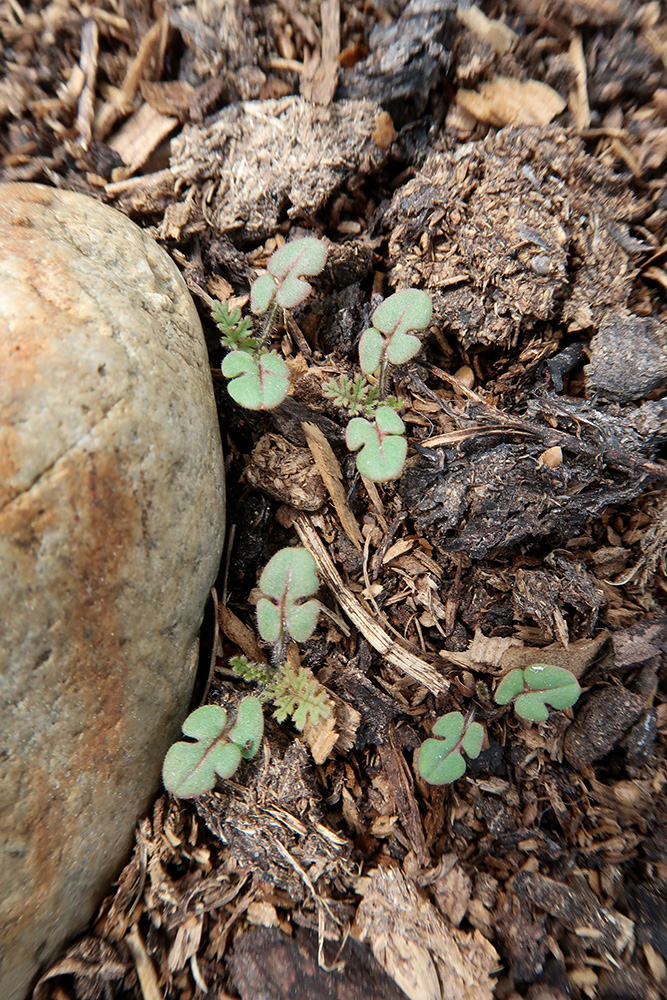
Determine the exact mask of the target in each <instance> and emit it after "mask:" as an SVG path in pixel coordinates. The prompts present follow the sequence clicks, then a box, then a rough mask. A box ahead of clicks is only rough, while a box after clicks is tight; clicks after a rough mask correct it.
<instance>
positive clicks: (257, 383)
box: [222, 351, 289, 410]
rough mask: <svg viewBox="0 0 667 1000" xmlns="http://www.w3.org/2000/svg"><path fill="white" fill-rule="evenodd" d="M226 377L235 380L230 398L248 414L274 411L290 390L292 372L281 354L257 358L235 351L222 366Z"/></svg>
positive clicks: (263, 355)
mask: <svg viewBox="0 0 667 1000" xmlns="http://www.w3.org/2000/svg"><path fill="white" fill-rule="evenodd" d="M222 374H223V375H224V376H225V378H229V379H231V382H230V383H229V395H230V396H231V397H232V399H233V400H235V402H237V403H239V404H240V405H241V406H244V407H245V408H246V409H247V410H271V409H273V408H274V407H275V406H278V405H279V404H280V403H282V401H283V400H284V398H285V396H286V395H287V392H288V390H289V369H288V367H287V365H286V364H285V362H284V361H283V359H282V358H280V357H278V355H277V354H261V355H260V356H259V357H258V358H253V357H252V356H251V355H250V354H247V353H246V352H245V351H232V352H231V354H228V355H227V356H226V357H225V358H224V360H223V362H222Z"/></svg>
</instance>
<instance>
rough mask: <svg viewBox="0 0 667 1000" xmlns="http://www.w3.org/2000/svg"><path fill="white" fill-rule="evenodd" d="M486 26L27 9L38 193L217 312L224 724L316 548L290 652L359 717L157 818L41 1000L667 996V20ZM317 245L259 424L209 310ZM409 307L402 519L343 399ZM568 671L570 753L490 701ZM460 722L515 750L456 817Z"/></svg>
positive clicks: (27, 120) (602, 7) (1, 116)
mask: <svg viewBox="0 0 667 1000" xmlns="http://www.w3.org/2000/svg"><path fill="white" fill-rule="evenodd" d="M483 8H484V11H485V14H486V15H487V17H488V18H489V19H490V20H487V19H486V18H485V17H484V16H483V15H482V13H481V12H480V11H479V10H478V9H477V8H471V7H469V6H468V5H467V4H463V5H462V8H460V9H459V11H458V13H457V10H456V6H455V4H454V3H453V0H428V2H423V0H412V2H411V3H408V4H407V5H404V4H400V3H395V2H393V0H381V2H378V3H376V4H364V5H361V4H350V3H347V2H345V0H343V2H342V3H341V4H340V7H339V0H324V2H323V3H322V4H321V6H320V5H318V4H316V3H314V2H309V0H278V2H275V3H269V2H257V3H248V2H247V0H227V2H225V0H220V2H219V3H213V2H209V0H194V2H193V3H191V4H189V5H185V4H180V3H177V2H176V0H167V2H165V3H164V4H158V3H155V4H153V3H150V2H148V0H94V2H92V3H91V4H89V5H81V4H71V3H69V2H68V0H63V2H62V3H52V4H50V5H46V4H45V3H41V2H39V0H37V2H35V3H27V2H23V3H16V2H5V3H0V33H1V34H2V38H3V51H2V53H1V54H0V74H1V75H0V156H1V157H2V164H1V167H0V180H3V181H7V180H32V181H38V182H41V183H46V184H50V185H55V186H57V187H61V188H66V189H71V190H77V191H82V192H85V193H88V194H91V195H93V196H94V197H96V198H99V199H101V200H103V201H105V202H108V203H110V204H112V205H115V206H116V207H118V208H120V209H121V210H122V211H124V212H126V213H127V214H129V215H130V216H131V217H132V218H133V219H134V220H135V221H137V222H138V223H139V224H140V225H142V226H143V227H145V228H147V229H148V231H149V232H151V233H152V234H153V235H154V236H155V238H156V239H157V240H158V241H159V242H160V243H161V244H162V245H163V246H164V247H165V248H166V249H167V250H168V252H169V253H170V254H171V255H172V257H173V259H174V260H175V261H176V263H177V265H178V266H179V267H180V269H181V270H182V272H183V274H184V277H185V280H186V282H187V284H188V287H189V288H190V290H191V292H192V295H193V297H194V299H195V302H196V303H197V306H198V308H199V311H200V315H201V318H202V323H203V325H204V329H205V333H206V336H207V342H208V344H209V348H210V357H211V367H212V372H213V378H214V380H215V387H216V395H217V400H218V404H219V411H220V418H221V427H222V433H223V443H226V455H227V471H228V489H229V530H228V540H227V543H228V552H227V559H226V562H225V564H224V567H223V570H222V571H221V576H220V580H219V586H218V600H219V608H218V612H217V621H218V623H219V627H218V628H216V623H215V618H216V616H215V614H214V613H213V612H211V614H209V616H208V618H207V623H208V625H207V628H206V629H205V634H206V637H207V639H206V642H207V643H208V657H207V656H203V657H202V678H201V684H200V695H203V692H204V690H205V689H206V688H207V671H208V663H209V662H210V661H212V662H213V666H214V669H213V673H212V682H211V684H210V686H209V687H208V693H207V695H206V697H207V698H209V699H211V700H213V701H216V702H219V703H223V704H226V703H233V702H234V701H235V700H238V698H239V697H240V696H241V694H244V693H247V692H248V690H249V688H248V686H247V685H244V684H243V683H242V682H241V681H239V679H238V678H236V677H234V675H233V674H232V672H231V671H230V670H229V669H228V666H227V665H228V661H229V657H230V656H232V655H235V654H238V653H239V651H243V652H245V653H246V654H248V655H250V656H252V655H253V651H254V653H255V654H256V653H257V638H256V636H255V634H254V614H253V602H254V601H255V600H256V592H255V588H256V584H257V578H258V574H259V572H260V571H261V569H262V568H263V566H264V565H265V564H266V562H267V561H268V559H269V558H270V556H271V555H272V554H273V553H274V552H275V551H276V550H277V549H278V548H280V547H281V546H284V545H289V544H302V545H305V546H306V547H307V548H309V549H310V550H311V552H312V553H313V555H314V556H315V558H316V561H317V562H318V567H319V571H320V578H321V580H322V582H323V587H322V590H321V592H320V597H321V600H322V602H323V603H324V604H325V605H326V606H327V607H328V609H329V611H330V612H331V615H330V616H325V615H322V616H321V617H320V624H319V626H318V629H317V631H316V632H315V635H314V636H313V638H312V640H310V642H308V643H307V644H304V645H303V646H302V648H301V649H300V651H299V653H296V651H294V652H293V653H292V654H291V655H293V656H299V655H300V658H301V661H302V663H303V664H304V665H305V666H307V667H308V668H310V669H311V670H312V671H313V672H314V674H315V675H316V676H317V678H318V680H319V681H320V683H321V684H323V685H324V687H325V688H326V690H327V693H328V696H329V698H330V699H331V703H332V704H333V706H334V708H335V714H334V717H333V719H332V721H331V724H330V725H329V726H328V728H327V729H326V730H324V731H321V730H318V729H317V728H315V729H314V730H313V729H312V728H311V730H306V731H305V732H304V733H300V732H298V731H297V730H296V729H295V728H294V727H293V726H291V725H290V724H289V723H285V724H283V725H281V726H278V725H277V724H276V723H275V722H274V721H273V720H272V719H271V718H270V712H269V710H268V709H267V712H266V715H267V728H266V739H265V743H264V754H263V756H261V759H259V760H258V761H256V762H253V763H252V764H248V765H244V766H243V767H242V769H241V770H240V771H239V772H238V773H237V775H236V777H235V780H233V781H229V782H227V783H225V784H224V785H223V784H221V786H220V788H219V789H218V790H216V791H215V792H213V793H211V794H208V795H204V796H202V797H201V798H200V799H198V800H196V801H194V802H182V801H178V800H175V799H172V798H170V797H167V796H163V797H161V798H160V799H158V801H157V802H156V805H155V809H154V812H153V814H152V816H150V817H147V818H145V819H144V820H142V822H141V823H140V826H139V829H138V831H137V846H136V850H135V853H134V856H133V858H132V860H131V861H130V862H129V864H128V866H127V867H126V869H125V870H124V871H123V873H122V875H121V877H120V881H119V884H118V887H117V888H114V889H113V890H112V892H111V894H110V895H109V897H108V898H107V899H106V900H105V901H104V903H103V904H102V907H101V909H100V913H99V917H98V919H97V921H96V923H95V925H94V927H93V928H92V929H91V931H90V933H89V934H88V935H87V936H85V937H84V938H83V939H81V940H80V941H78V942H75V943H73V944H72V946H71V948H70V950H69V951H68V953H67V955H65V956H63V957H62V959H61V960H60V961H59V962H58V963H57V964H56V965H55V966H54V968H53V969H52V970H51V971H50V972H49V973H48V974H47V976H46V977H45V978H44V979H43V980H42V982H41V984H40V985H39V986H38V988H37V991H36V994H35V995H36V997H37V1000H75V998H76V1000H98V998H99V1000H102V998H104V1000H140V998H143V1000H157V998H163V1000H190V998H193V1000H194V998H195V997H206V998H211V1000H213V998H214V997H215V998H220V1000H222V998H226V997H241V998H242V1000H260V998H261V1000H264V998H272V1000H273V998H275V1000H278V998H287V997H290V998H294V1000H306V998H315V997H332V998H339V997H340V998H343V997H345V998H350V1000H352V998H357V997H362V996H363V997H364V998H365V1000H375V998H380V997H382V998H387V1000H393V998H394V997H399V996H402V995H408V996H410V997H412V998H420V1000H421V998H424V1000H439V998H443V1000H444V998H447V1000H450V998H461V1000H464V998H465V1000H477V998H479V1000H484V998H490V997H492V996H495V997H498V998H501V1000H519V998H524V997H525V998H528V1000H567V998H573V1000H579V998H584V997H586V998H593V1000H594V998H598V1000H625V998H628V1000H630V998H632V1000H642V998H657V997H659V996H667V838H666V834H665V829H666V826H667V805H666V804H665V797H664V786H665V784H666V783H667V766H666V762H665V747H666V738H667V672H666V670H665V666H666V664H667V616H666V614H665V597H666V595H667V579H666V578H667V556H666V551H667V548H666V546H667V495H666V493H665V484H666V483H667V462H666V460H665V450H664V449H665V442H666V441H667V394H666V391H667V323H666V314H667V303H666V293H667V272H666V270H665V265H666V261H667V249H666V248H667V182H666V181H665V175H664V163H665V159H666V157H667V69H666V67H667V29H666V27H665V24H666V23H667V22H666V20H665V10H664V4H661V3H659V2H656V0H654V2H650V3H645V4H639V3H632V2H630V0H499V2H497V3H493V2H489V3H485V4H483ZM305 234H311V235H316V236H321V237H322V238H323V239H325V241H326V242H327V244H328V246H329V261H328V264H327V268H326V270H325V273H324V274H323V275H322V276H321V277H320V278H319V279H317V280H316V281H315V290H314V294H313V295H312V296H311V297H310V298H309V299H308V301H307V302H306V304H305V305H304V306H302V307H301V308H299V309H298V310H297V311H296V312H295V313H294V314H293V315H292V316H290V317H287V318H286V320H285V325H284V326H280V327H278V328H277V330H276V333H275V337H274V347H275V348H276V349H278V350H280V351H281V352H282V354H283V356H284V357H285V358H286V360H287V362H288V364H289V366H290V369H291V376H292V389H291V395H290V397H289V398H288V400H287V402H286V403H284V404H283V405H282V406H281V407H280V408H279V409H278V410H276V411H274V412H271V413H267V414H263V415H257V414H253V413H250V412H246V411H240V410H239V409H238V408H236V407H235V406H234V405H233V404H232V402H231V400H230V398H229V396H228V393H227V390H226V383H225V380H224V379H223V378H222V376H221V374H220V370H219V369H220V364H221V360H222V354H223V352H222V350H221V348H220V345H219V335H218V332H217V330H216V327H215V324H214V323H213V321H212V319H211V308H212V306H213V304H214V302H215V301H217V300H218V299H223V300H227V301H229V302H230V303H231V304H232V305H240V306H244V305H245V304H246V302H247V297H248V291H249V284H250V282H251V281H252V280H253V278H254V277H255V275H256V274H257V273H258V272H259V271H260V270H261V269H262V268H263V267H264V266H265V264H266V261H267V260H268V257H269V256H270V254H271V253H272V252H273V251H274V250H275V249H276V247H277V246H278V245H280V244H281V243H282V242H284V241H285V240H286V239H289V238H292V237H294V236H300V235H305ZM411 285H412V286H416V287H419V288H424V289H425V290H427V291H428V292H430V293H431V295H432V298H433V303H434V316H433V323H432V326H431V329H430V331H429V332H428V333H427V334H426V335H425V336H424V338H423V349H422V351H421V353H420V355H419V356H418V357H417V359H416V360H415V363H413V364H412V365H411V366H409V367H408V368H406V369H405V370H404V371H402V372H401V373H400V375H399V373H396V377H395V385H394V390H393V391H394V392H395V393H396V394H398V395H399V396H400V397H401V399H402V400H403V402H404V410H403V418H404V420H405V421H406V423H407V425H408V434H409V443H410V448H409V453H408V455H409V457H408V461H407V464H406V468H405V471H404V473H403V476H402V478H401V480H400V481H398V482H396V483H390V484H386V485H383V486H378V487H374V486H373V484H369V483H367V482H365V481H362V480H361V479H360V478H359V476H358V475H357V473H356V469H355V464H354V460H353V458H352V457H351V456H349V455H348V454H347V452H346V449H345V446H344V443H343V441H344V428H345V419H344V417H343V416H342V415H341V412H340V410H337V409H336V408H335V407H334V406H333V404H332V402H331V401H330V400H329V399H327V398H326V397H325V395H324V394H323V391H322V386H323V384H324V383H325V382H326V381H328V380H329V379H331V378H332V377H337V376H339V375H341V374H346V375H348V376H351V375H353V374H354V372H355V368H356V363H357V359H356V347H357V343H358V339H359V336H360V334H361V333H362V332H363V330H364V329H365V328H366V327H367V326H368V322H369V318H370V314H371V312H372V310H373V308H375V306H376V305H377V304H378V302H379V301H381V299H382V298H383V297H385V296H387V295H388V294H390V293H391V292H392V290H394V289H396V288H404V287H408V286H411ZM336 484H338V485H336ZM206 642H205V643H204V644H205V645H206ZM259 655H260V656H261V655H263V654H262V651H261V650H260V651H259ZM535 662H541V663H551V664H555V665H559V666H563V667H567V668H568V669H569V670H571V671H572V672H573V673H574V674H575V675H576V676H577V677H578V678H579V681H580V683H581V685H582V688H583V692H584V693H583V696H582V697H581V698H580V700H579V701H578V703H577V704H576V705H575V706H574V708H573V709H570V710H567V711H564V712H552V713H551V716H550V718H549V720H548V722H546V723H544V724H539V725H538V724H532V723H527V722H522V721H521V720H519V719H517V717H516V716H515V715H513V714H512V713H511V711H509V710H508V709H507V708H500V707H499V706H497V705H495V703H494V702H493V697H492V695H493V690H494V687H495V685H496V683H497V678H498V677H499V676H501V675H502V674H504V673H506V672H507V670H508V669H510V668H512V667H516V666H527V665H529V664H531V663H535ZM450 710H460V711H462V712H464V713H466V712H469V711H471V710H474V713H475V718H476V720H477V721H479V722H481V723H483V724H484V726H485V731H486V739H485V744H484V749H483V751H482V753H481V755H480V756H479V758H478V759H477V760H475V761H470V762H469V765H468V771H467V773H466V775H465V776H464V777H463V778H461V779H459V780H458V781H457V782H455V783H454V784H453V785H449V786H446V787H444V788H443V787H431V786H429V785H427V784H425V783H424V782H423V781H422V780H421V779H420V778H418V777H417V776H416V771H415V767H414V764H415V758H416V752H417V751H418V748H419V746H420V744H421V742H422V741H423V740H424V739H425V738H426V736H428V734H429V733H430V730H431V726H432V724H433V722H434V720H435V718H436V717H437V716H439V715H442V714H443V713H444V712H446V711H450ZM348 935H349V936H348ZM364 942H365V943H364Z"/></svg>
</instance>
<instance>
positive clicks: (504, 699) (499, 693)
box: [493, 667, 524, 705]
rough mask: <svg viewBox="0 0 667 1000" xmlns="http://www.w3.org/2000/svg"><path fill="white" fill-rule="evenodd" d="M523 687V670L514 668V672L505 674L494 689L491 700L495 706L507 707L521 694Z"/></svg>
mask: <svg viewBox="0 0 667 1000" xmlns="http://www.w3.org/2000/svg"><path fill="white" fill-rule="evenodd" d="M523 687H524V684H523V670H522V669H521V668H520V667H515V668H514V670H510V672H509V673H508V674H505V676H504V677H503V679H502V680H501V682H500V684H499V685H498V687H497V688H496V693H495V694H494V696H493V700H494V701H495V703H496V705H509V703H510V702H511V701H513V700H514V699H515V698H516V696H517V695H519V694H521V692H522V691H523Z"/></svg>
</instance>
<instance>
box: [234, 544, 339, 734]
mask: <svg viewBox="0 0 667 1000" xmlns="http://www.w3.org/2000/svg"><path fill="white" fill-rule="evenodd" d="M259 586H260V589H261V591H262V597H261V598H260V599H259V601H258V602H257V627H258V629H259V634H260V635H261V637H262V638H263V639H264V641H265V642H270V643H271V644H272V645H273V663H274V666H273V667H265V666H263V665H262V664H261V663H252V662H249V661H248V660H247V659H246V657H245V656H237V657H233V658H232V659H231V660H230V661H229V663H230V666H231V667H232V669H233V670H234V671H235V673H237V674H239V676H241V677H243V678H244V680H246V681H251V682H254V683H256V684H259V685H260V686H261V688H262V693H261V695H260V698H261V700H262V701H270V702H272V703H273V705H274V706H275V711H274V713H273V717H274V719H276V720H277V721H278V722H284V721H285V719H287V718H288V716H289V717H291V719H292V721H293V722H294V725H295V726H296V727H297V729H301V730H303V729H305V727H306V726H307V725H308V724H309V723H310V724H311V725H317V724H318V723H319V722H321V721H323V720H325V719H328V718H329V717H330V716H331V714H332V706H331V699H330V698H329V695H328V694H327V691H326V688H325V687H324V686H323V685H322V684H320V682H319V681H318V680H317V678H316V677H315V675H314V674H313V672H312V671H311V670H309V669H308V668H307V667H302V666H301V664H300V663H299V662H298V656H297V657H296V662H295V657H290V656H288V655H287V653H288V651H287V648H286V642H287V638H288V636H291V638H292V639H294V640H296V641H297V642H304V641H305V640H306V639H309V638H310V636H311V635H312V634H313V630H314V628H315V625H316V624H317V618H318V615H319V607H318V604H317V601H306V600H305V598H307V597H312V595H313V594H314V593H315V592H316V590H317V588H318V586H319V581H318V579H317V567H316V564H315V560H314V559H313V557H312V556H311V554H310V552H308V551H307V549H299V548H294V549H281V550H280V551H279V552H276V554H275V555H274V556H273V558H272V559H271V560H270V561H269V562H268V563H267V565H266V566H265V568H264V570H263V572H262V575H261V576H260V578H259Z"/></svg>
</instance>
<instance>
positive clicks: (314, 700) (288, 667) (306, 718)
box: [269, 662, 333, 730]
mask: <svg viewBox="0 0 667 1000" xmlns="http://www.w3.org/2000/svg"><path fill="white" fill-rule="evenodd" d="M269 696H270V698H271V700H272V701H273V703H274V705H275V706H276V710H275V712H274V713H273V717H274V719H276V720H277V721H278V722H284V721H285V719H286V718H287V717H288V716H290V717H291V718H292V721H293V722H294V725H295V726H296V728H297V729H300V730H304V729H305V728H306V726H307V725H308V723H311V724H312V725H315V726H316V725H318V723H320V722H323V721H324V720H325V719H328V718H330V717H331V715H332V711H333V709H332V707H331V701H330V699H329V696H328V694H327V690H326V688H325V687H324V686H323V685H322V684H320V682H319V681H318V680H317V678H316V677H315V675H314V674H313V673H312V671H311V670H308V668H307V667H299V668H298V669H297V668H296V667H295V666H293V665H292V664H290V663H289V662H288V663H284V664H283V665H282V667H281V668H280V670H279V671H278V673H277V675H276V678H275V680H274V681H273V683H272V684H271V688H270V691H269Z"/></svg>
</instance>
